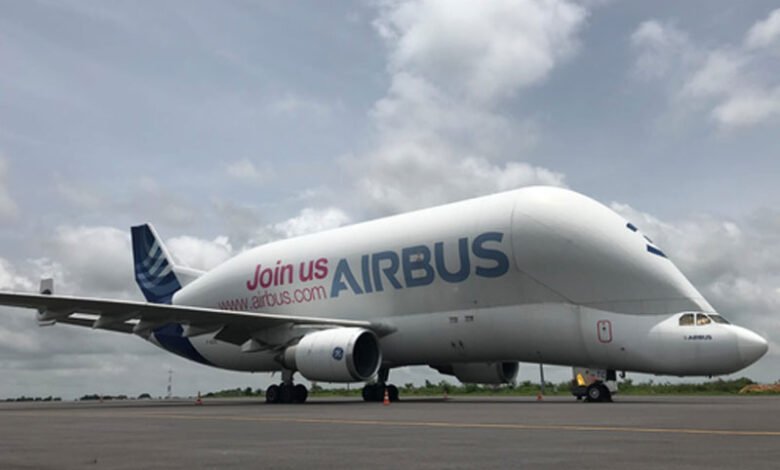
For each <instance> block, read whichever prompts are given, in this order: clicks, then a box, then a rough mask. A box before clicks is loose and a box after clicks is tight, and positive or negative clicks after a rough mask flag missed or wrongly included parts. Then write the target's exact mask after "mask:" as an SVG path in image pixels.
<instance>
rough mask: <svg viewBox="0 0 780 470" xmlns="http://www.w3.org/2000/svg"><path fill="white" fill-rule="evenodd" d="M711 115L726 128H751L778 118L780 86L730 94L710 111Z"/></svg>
mask: <svg viewBox="0 0 780 470" xmlns="http://www.w3.org/2000/svg"><path fill="white" fill-rule="evenodd" d="M712 115H713V117H714V118H715V119H716V120H717V121H718V122H719V123H721V124H722V125H723V126H725V127H728V128H736V127H741V126H751V125H755V124H759V123H761V122H765V121H767V120H769V119H770V118H772V117H776V116H780V85H778V86H776V87H774V88H773V89H771V90H745V91H743V92H740V93H735V94H732V95H731V96H729V98H728V100H726V101H724V102H722V103H721V104H719V105H718V106H716V107H715V109H713V110H712Z"/></svg>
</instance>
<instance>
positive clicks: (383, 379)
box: [363, 367, 398, 402]
mask: <svg viewBox="0 0 780 470" xmlns="http://www.w3.org/2000/svg"><path fill="white" fill-rule="evenodd" d="M389 375H390V369H388V368H386V367H382V368H380V369H379V373H378V374H377V381H376V382H375V383H371V384H366V386H365V387H363V401H373V402H381V401H384V399H385V390H386V391H387V398H388V399H389V400H390V401H392V402H396V401H398V387H396V386H395V385H387V377H388V376H389Z"/></svg>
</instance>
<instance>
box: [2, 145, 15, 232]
mask: <svg viewBox="0 0 780 470" xmlns="http://www.w3.org/2000/svg"><path fill="white" fill-rule="evenodd" d="M7 177H8V163H6V159H5V157H3V156H0V217H3V218H5V217H15V216H16V214H17V213H18V208H17V206H16V202H14V200H13V199H12V198H11V195H10V194H9V192H8V188H7V187H6V178H7Z"/></svg>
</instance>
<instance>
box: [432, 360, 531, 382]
mask: <svg viewBox="0 0 780 470" xmlns="http://www.w3.org/2000/svg"><path fill="white" fill-rule="evenodd" d="M431 367H433V368H434V369H436V370H438V371H439V372H441V373H442V374H446V375H454V376H455V377H456V378H457V379H458V380H460V381H461V382H463V383H466V384H505V383H510V382H513V381H514V380H515V378H516V377H517V371H518V370H519V369H520V365H519V364H518V363H517V362H456V363H454V364H447V365H444V366H434V365H432V366H431Z"/></svg>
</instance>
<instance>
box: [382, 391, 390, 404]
mask: <svg viewBox="0 0 780 470" xmlns="http://www.w3.org/2000/svg"><path fill="white" fill-rule="evenodd" d="M382 404H383V405H385V406H387V405H389V404H390V394H389V393H387V387H385V399H384V400H382Z"/></svg>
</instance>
